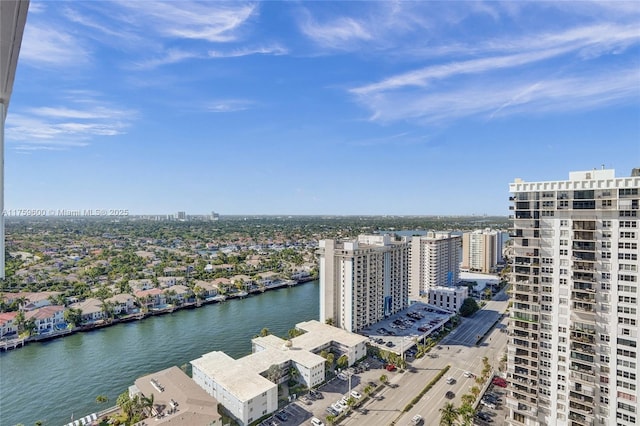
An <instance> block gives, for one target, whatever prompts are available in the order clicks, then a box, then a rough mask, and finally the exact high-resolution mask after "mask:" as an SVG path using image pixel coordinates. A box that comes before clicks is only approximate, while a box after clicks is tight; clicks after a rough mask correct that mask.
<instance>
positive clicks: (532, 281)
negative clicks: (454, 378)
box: [507, 170, 640, 426]
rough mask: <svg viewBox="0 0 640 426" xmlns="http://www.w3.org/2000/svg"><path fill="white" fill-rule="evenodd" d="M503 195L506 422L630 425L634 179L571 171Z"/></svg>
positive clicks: (638, 378) (634, 407)
mask: <svg viewBox="0 0 640 426" xmlns="http://www.w3.org/2000/svg"><path fill="white" fill-rule="evenodd" d="M510 192H511V193H512V197H511V201H512V202H513V206H512V210H514V215H513V230H512V235H511V237H512V239H513V258H512V259H511V269H512V276H511V281H512V309H511V310H510V315H511V318H510V323H509V343H508V368H507V370H508V373H507V380H508V382H509V383H508V388H507V389H508V393H507V409H508V411H509V413H508V418H509V422H510V424H512V425H540V426H542V425H558V426H562V425H570V426H574V425H576V426H577V425H621V426H627V425H633V424H637V423H638V422H640V418H638V416H639V413H638V398H639V397H640V395H639V392H638V390H639V389H640V374H639V373H640V372H639V371H638V322H640V315H639V310H638V268H639V264H640V263H639V262H638V256H640V250H639V249H638V247H639V245H640V218H639V217H638V216H639V211H640V209H639V207H640V195H639V192H640V177H638V175H637V174H635V175H634V176H631V177H624V178H616V177H615V173H614V171H613V170H593V171H584V172H572V173H571V174H570V176H569V180H566V181H552V182H534V183H526V182H523V181H521V180H519V179H518V180H516V181H515V182H514V183H512V184H510Z"/></svg>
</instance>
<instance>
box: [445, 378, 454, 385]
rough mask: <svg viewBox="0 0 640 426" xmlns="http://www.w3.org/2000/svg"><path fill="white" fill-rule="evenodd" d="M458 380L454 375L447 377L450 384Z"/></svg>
mask: <svg viewBox="0 0 640 426" xmlns="http://www.w3.org/2000/svg"><path fill="white" fill-rule="evenodd" d="M455 382H456V379H454V378H453V377H447V384H448V385H452V384H454V383H455Z"/></svg>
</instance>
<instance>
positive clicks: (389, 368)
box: [385, 364, 397, 371]
mask: <svg viewBox="0 0 640 426" xmlns="http://www.w3.org/2000/svg"><path fill="white" fill-rule="evenodd" d="M385 368H386V369H387V371H396V370H397V368H396V366H395V365H393V364H387V366H386V367H385Z"/></svg>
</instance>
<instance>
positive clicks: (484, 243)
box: [461, 229, 504, 274]
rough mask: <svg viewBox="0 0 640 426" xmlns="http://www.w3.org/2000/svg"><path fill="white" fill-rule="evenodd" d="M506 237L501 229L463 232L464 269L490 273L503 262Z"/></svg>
mask: <svg viewBox="0 0 640 426" xmlns="http://www.w3.org/2000/svg"><path fill="white" fill-rule="evenodd" d="M503 243H504V237H503V235H502V232H501V231H494V230H490V229H484V230H480V229H479V230H476V231H473V232H465V233H464V234H462V266H461V268H462V269H465V270H469V271H477V272H482V273H483V274H488V273H491V272H493V271H494V269H495V267H496V265H497V264H498V263H500V262H502V260H503V257H502V247H503Z"/></svg>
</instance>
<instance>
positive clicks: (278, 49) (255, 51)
mask: <svg viewBox="0 0 640 426" xmlns="http://www.w3.org/2000/svg"><path fill="white" fill-rule="evenodd" d="M288 53H289V51H288V49H286V48H285V47H282V46H280V45H271V46H261V47H245V48H240V49H233V50H230V51H226V52H223V51H220V50H210V51H209V57H211V58H237V57H241V56H250V55H274V56H280V55H286V54H288Z"/></svg>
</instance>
